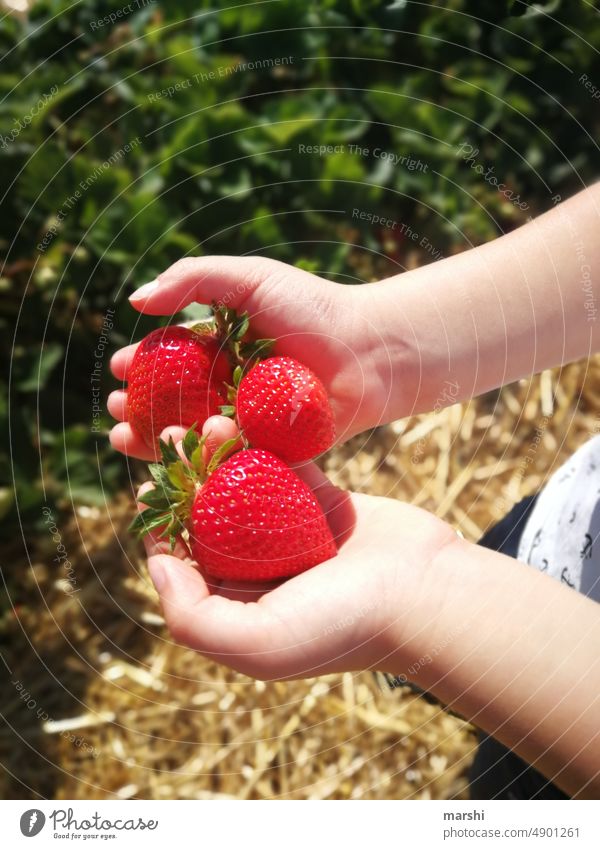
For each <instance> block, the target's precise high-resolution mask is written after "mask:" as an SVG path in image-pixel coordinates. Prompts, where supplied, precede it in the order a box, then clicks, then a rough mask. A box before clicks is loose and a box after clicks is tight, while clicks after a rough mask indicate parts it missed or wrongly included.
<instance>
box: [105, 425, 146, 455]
mask: <svg viewBox="0 0 600 849" xmlns="http://www.w3.org/2000/svg"><path fill="white" fill-rule="evenodd" d="M109 439H110V444H111V445H112V447H113V448H114V449H115V450H116V451H120V452H121V454H126V455H127V456H128V457H136V458H137V459H138V460H156V459H157V457H156V451H154V450H153V449H152V448H148V446H147V445H146V443H145V442H144V440H143V439H142V437H141V436H140V434H139V433H138V432H137V431H136V430H134V428H132V427H131V425H130V424H129V423H128V422H119V424H117V425H115V426H114V427H113V429H112V430H111V432H110V434H109Z"/></svg>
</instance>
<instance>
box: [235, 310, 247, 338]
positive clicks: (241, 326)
mask: <svg viewBox="0 0 600 849" xmlns="http://www.w3.org/2000/svg"><path fill="white" fill-rule="evenodd" d="M249 327H250V318H249V316H248V313H247V312H245V313H243V314H242V315H241V316H240V317H239V320H238V323H237V324H236V326H235V328H234V330H233V333H232V336H233V338H234V340H235V341H236V342H239V341H241V340H242V339H243V338H244V336H245V335H246V333H247V332H248V328H249Z"/></svg>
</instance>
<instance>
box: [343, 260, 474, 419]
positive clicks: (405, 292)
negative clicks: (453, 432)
mask: <svg viewBox="0 0 600 849" xmlns="http://www.w3.org/2000/svg"><path fill="white" fill-rule="evenodd" d="M425 274H427V272H426V270H425V269H420V270H419V272H407V273H405V274H403V275H402V276H401V277H398V278H390V279H388V280H382V281H381V282H379V283H372V284H368V285H367V286H363V287H357V294H358V296H359V301H360V300H362V302H363V303H364V310H363V315H366V317H367V320H368V322H369V332H370V340H369V342H370V348H371V351H372V354H371V364H372V365H371V376H372V381H371V392H372V397H371V403H370V414H371V420H372V421H371V422H370V425H371V426H374V425H379V424H385V423H387V422H390V421H394V420H396V419H399V418H405V417H406V416H410V415H415V414H417V413H422V412H427V411H431V410H435V411H437V410H440V409H442V408H443V407H446V406H449V405H451V404H454V403H456V402H457V401H458V400H460V398H461V397H465V394H466V395H468V394H469V390H468V388H467V389H466V391H465V388H464V387H463V386H462V385H461V379H460V376H459V373H460V363H459V361H458V358H457V357H456V356H451V355H450V349H449V340H448V338H447V327H446V324H445V321H446V317H445V316H443V315H440V314H439V311H438V310H437V309H436V306H435V300H432V295H431V292H430V289H431V288H432V284H433V283H434V282H435V278H433V279H431V278H428V279H425Z"/></svg>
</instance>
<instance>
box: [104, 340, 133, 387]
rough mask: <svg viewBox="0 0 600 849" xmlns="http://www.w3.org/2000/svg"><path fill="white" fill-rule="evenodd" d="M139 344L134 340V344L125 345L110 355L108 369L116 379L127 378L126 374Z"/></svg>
mask: <svg viewBox="0 0 600 849" xmlns="http://www.w3.org/2000/svg"><path fill="white" fill-rule="evenodd" d="M139 344H140V343H139V342H136V343H135V345H127V346H126V347H125V348H121V349H120V350H119V351H117V352H116V353H115V354H113V356H112V357H111V360H110V370H111V371H112V373H113V374H114V376H115V377H116V378H117V380H127V375H128V373H129V369H130V367H131V363H132V361H133V357H134V354H135V352H136V351H137V349H138V346H139Z"/></svg>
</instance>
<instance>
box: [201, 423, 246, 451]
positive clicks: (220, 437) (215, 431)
mask: <svg viewBox="0 0 600 849" xmlns="http://www.w3.org/2000/svg"><path fill="white" fill-rule="evenodd" d="M202 435H203V436H205V437H206V449H207V451H206V454H207V457H206V459H210V458H211V457H212V455H213V454H214V453H215V451H216V450H217V448H219V447H220V446H221V445H222V444H223V443H224V442H227V441H228V440H229V439H235V437H236V436H239V435H240V431H239V428H238V426H237V424H236V423H235V421H234V420H233V419H230V418H228V417H227V416H211V417H210V418H208V419H207V420H206V421H205V422H204V424H203V426H202ZM238 447H239V448H241V440H240V442H239V445H238V444H236V445H234V446H232V448H231V450H232V451H236V450H237V449H238Z"/></svg>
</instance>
